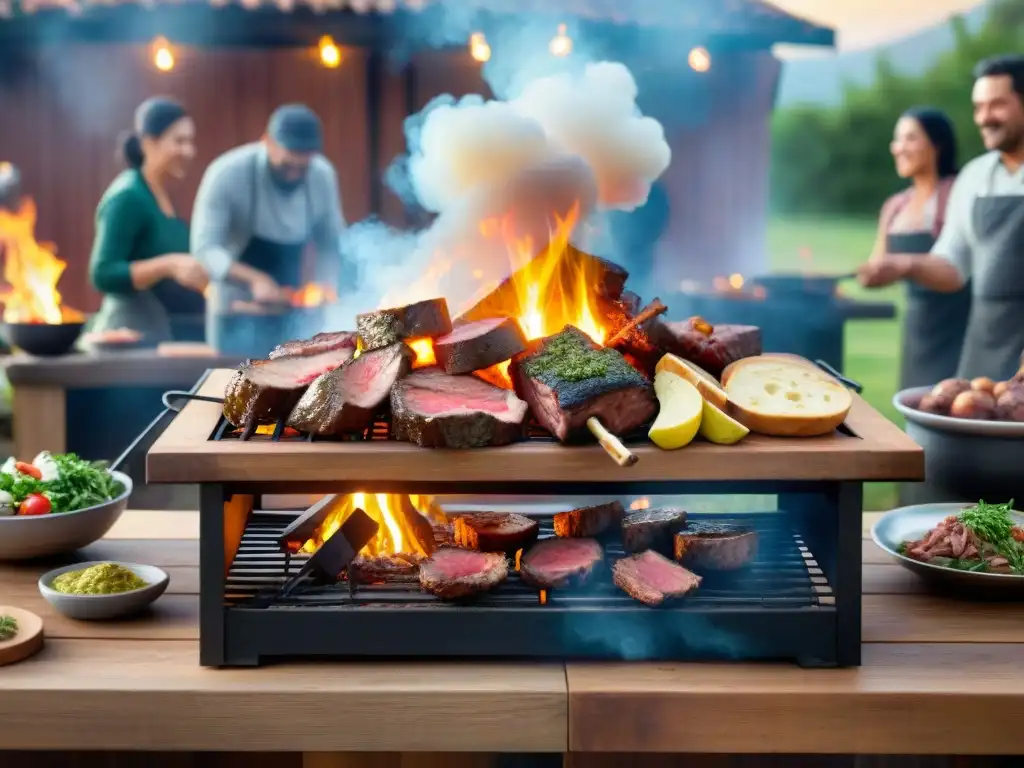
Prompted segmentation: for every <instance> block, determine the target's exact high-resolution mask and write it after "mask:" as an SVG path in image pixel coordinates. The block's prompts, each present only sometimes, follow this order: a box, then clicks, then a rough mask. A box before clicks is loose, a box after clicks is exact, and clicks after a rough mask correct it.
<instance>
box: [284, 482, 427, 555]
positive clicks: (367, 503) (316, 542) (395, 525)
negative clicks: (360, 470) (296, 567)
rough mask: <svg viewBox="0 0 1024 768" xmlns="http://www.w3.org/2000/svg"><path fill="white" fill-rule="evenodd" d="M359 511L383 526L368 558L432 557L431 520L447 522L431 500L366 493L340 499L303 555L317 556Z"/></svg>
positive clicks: (365, 550) (367, 549)
mask: <svg viewBox="0 0 1024 768" xmlns="http://www.w3.org/2000/svg"><path fill="white" fill-rule="evenodd" d="M356 509H361V510H363V511H364V512H365V513H366V514H367V515H369V516H370V517H371V518H373V519H374V520H376V521H377V523H378V524H379V525H380V528H379V529H378V530H377V535H376V537H375V538H374V539H373V541H371V542H370V543H369V544H367V545H366V546H365V547H363V548H362V549H361V550H360V552H359V554H361V555H365V556H367V557H379V556H381V555H394V554H398V553H402V554H408V555H423V556H428V555H430V553H431V552H432V551H433V549H434V531H433V528H432V526H431V524H430V520H437V521H442V520H443V519H444V513H443V512H442V511H441V508H440V507H439V506H438V505H437V504H436V503H435V502H434V501H433V499H432V497H430V496H405V495H401V494H393V493H362V492H360V493H353V494H349V495H346V496H339V497H338V498H337V500H336V501H335V503H334V505H333V508H332V509H331V511H330V513H329V514H328V516H327V518H326V519H325V520H324V522H323V524H322V525H321V526H320V527H319V528H318V529H317V531H316V533H315V534H314V536H313V538H311V539H310V540H309V541H307V542H306V543H305V544H303V545H302V548H301V550H300V551H302V552H306V553H308V554H312V553H314V552H316V550H317V549H319V548H320V545H321V544H323V543H324V542H325V541H326V540H327V539H329V538H330V537H331V536H333V535H334V534H335V532H337V531H338V529H339V528H341V526H342V525H343V524H344V523H345V521H346V520H347V519H348V517H349V515H351V514H352V512H354V511H355V510H356Z"/></svg>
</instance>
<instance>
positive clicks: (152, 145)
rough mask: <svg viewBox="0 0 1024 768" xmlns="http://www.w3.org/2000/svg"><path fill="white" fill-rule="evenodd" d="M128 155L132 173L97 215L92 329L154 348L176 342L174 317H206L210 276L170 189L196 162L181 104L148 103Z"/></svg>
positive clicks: (191, 127)
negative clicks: (97, 299)
mask: <svg viewBox="0 0 1024 768" xmlns="http://www.w3.org/2000/svg"><path fill="white" fill-rule="evenodd" d="M122 152H123V153H124V159H125V162H126V163H127V164H128V169H127V170H125V171H123V172H122V173H121V174H120V175H119V176H118V177H117V178H116V179H114V181H113V183H112V184H111V185H110V186H109V187H108V188H107V191H106V192H105V193H104V194H103V198H102V199H101V200H100V204H99V206H98V207H97V209H96V239H95V241H94V242H93V247H92V256H91V258H90V261H89V277H90V279H91V281H92V284H93V286H94V287H95V288H96V290H98V291H100V292H101V293H102V294H103V295H104V298H103V304H102V306H101V307H100V311H99V312H98V313H97V315H96V317H95V318H94V319H93V323H92V327H93V330H107V329H112V328H131V329H133V330H136V331H139V332H140V333H142V334H143V337H144V340H145V343H146V344H149V345H155V344H159V343H160V342H162V341H168V340H170V339H171V338H172V333H171V322H170V314H169V313H179V312H198V313H202V311H203V309H202V306H203V300H202V292H203V290H204V289H205V288H206V285H207V275H206V270H205V269H204V268H203V266H202V265H201V264H200V263H199V262H198V261H196V260H195V259H194V258H193V257H192V256H191V255H189V253H188V248H189V242H188V241H189V231H188V224H186V223H185V221H183V220H182V219H180V218H178V216H177V215H176V213H175V209H174V205H173V204H172V203H171V199H170V197H169V196H168V193H167V188H166V185H167V183H168V182H171V181H175V180H178V179H181V178H182V177H183V176H184V175H185V173H186V171H187V170H188V167H189V165H190V164H191V161H192V158H193V157H194V155H195V124H194V123H193V121H192V118H191V117H189V116H188V113H187V112H186V111H185V108H184V107H182V106H181V105H180V104H178V103H177V102H175V101H172V100H170V99H165V98H153V99H149V100H147V101H144V102H143V103H142V104H141V105H140V106H139V108H138V109H137V110H136V111H135V131H134V133H132V134H131V135H130V136H128V138H127V139H126V140H125V141H124V145H123V147H122ZM183 289H184V290H183ZM189 304H192V305H193V306H192V307H188V305H189Z"/></svg>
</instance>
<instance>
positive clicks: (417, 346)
mask: <svg viewBox="0 0 1024 768" xmlns="http://www.w3.org/2000/svg"><path fill="white" fill-rule="evenodd" d="M407 343H408V345H409V347H410V348H411V349H412V351H413V352H415V353H416V359H415V360H414V361H413V364H412V367H413V368H423V367H424V366H427V365H433V364H434V363H436V362H437V357H436V356H435V355H434V342H433V341H431V340H430V339H412V340H410V341H408V342H407Z"/></svg>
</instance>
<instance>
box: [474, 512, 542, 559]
mask: <svg viewBox="0 0 1024 768" xmlns="http://www.w3.org/2000/svg"><path fill="white" fill-rule="evenodd" d="M539 529H540V525H539V524H538V523H537V521H536V520H533V519H531V518H529V517H526V516H525V515H516V514H512V513H510V512H467V513H465V514H460V515H459V516H458V517H456V518H455V520H454V539H455V543H456V544H457V545H458V546H460V547H465V548H466V549H475V550H477V551H478V552H504V553H505V554H507V555H514V554H515V553H516V550H518V549H522V548H523V547H528V546H529V545H530V544H532V543H533V542H535V541H536V540H537V532H538V530H539Z"/></svg>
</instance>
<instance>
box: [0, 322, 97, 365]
mask: <svg viewBox="0 0 1024 768" xmlns="http://www.w3.org/2000/svg"><path fill="white" fill-rule="evenodd" d="M84 327H85V323H59V324H50V323H3V324H0V334H3V338H4V341H5V342H7V345H8V346H9V347H13V348H14V349H20V350H22V351H23V352H27V353H28V354H30V355H35V356H36V357H57V356H59V355H66V354H67V353H68V352H70V351H71V350H72V348H73V347H74V346H75V342H76V341H78V337H79V336H81V335H82V328H84Z"/></svg>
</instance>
